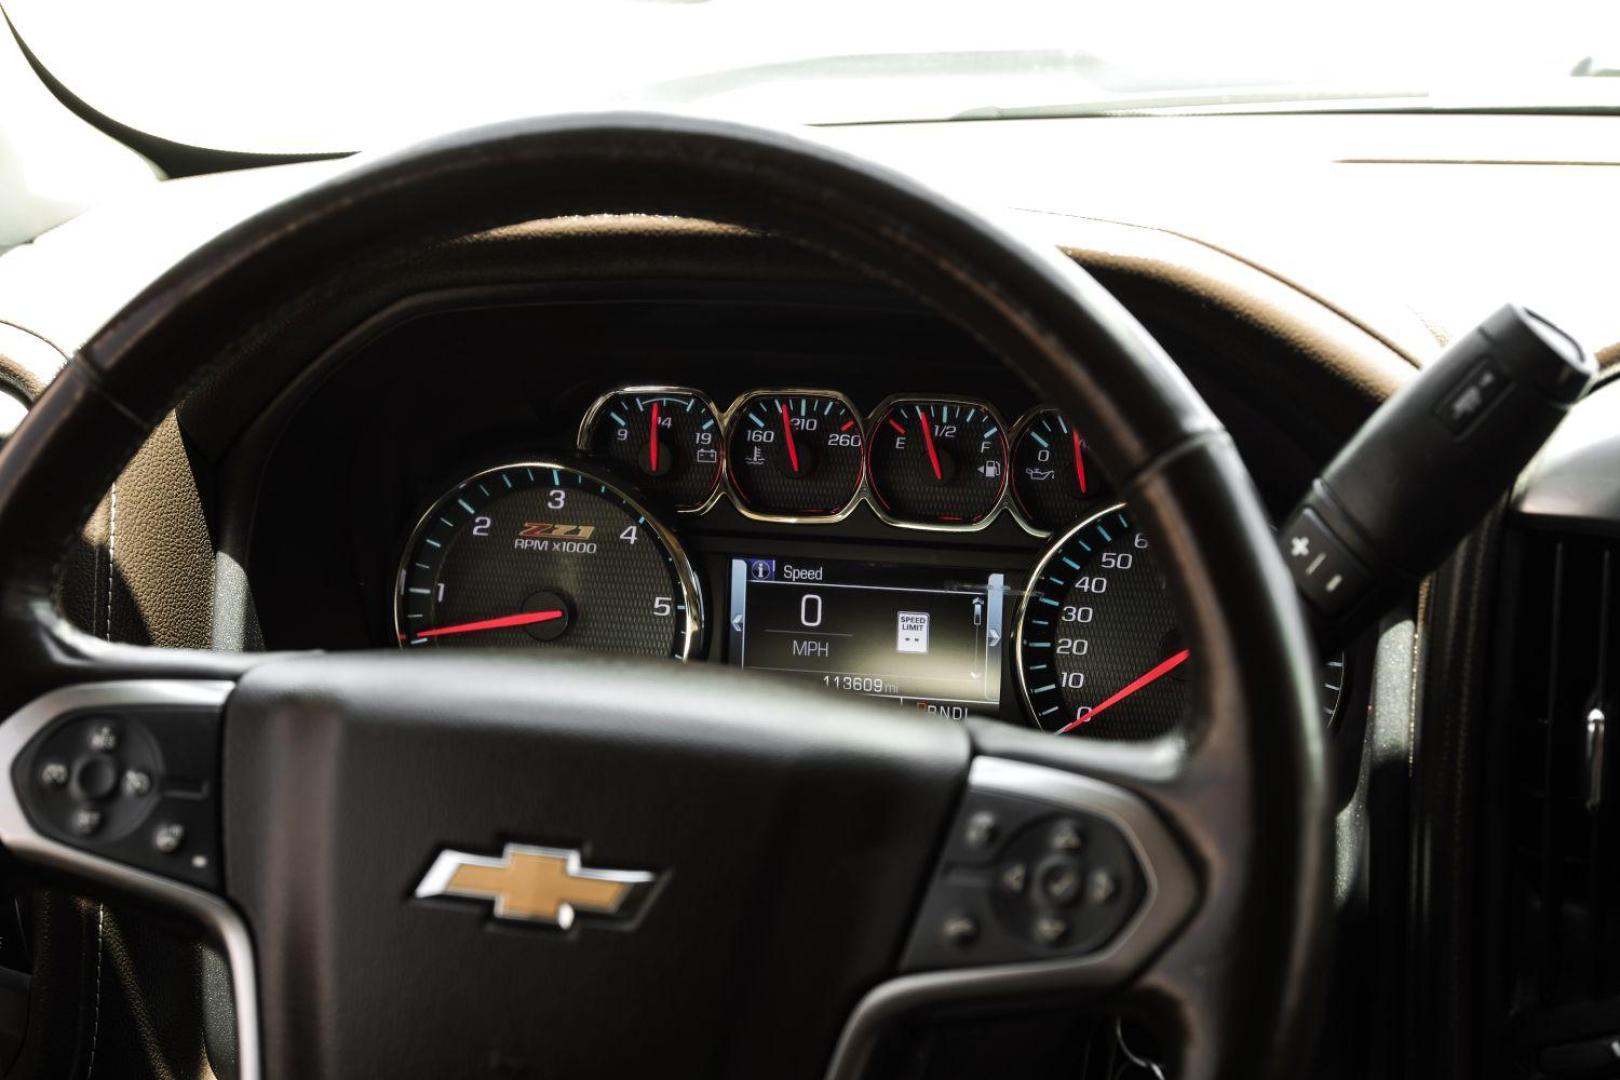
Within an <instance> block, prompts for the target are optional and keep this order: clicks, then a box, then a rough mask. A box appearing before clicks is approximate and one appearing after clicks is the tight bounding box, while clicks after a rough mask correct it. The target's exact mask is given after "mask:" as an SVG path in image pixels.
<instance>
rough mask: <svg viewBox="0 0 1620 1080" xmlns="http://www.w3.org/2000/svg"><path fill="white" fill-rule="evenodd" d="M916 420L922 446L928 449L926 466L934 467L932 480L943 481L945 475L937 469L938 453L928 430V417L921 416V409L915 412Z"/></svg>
mask: <svg viewBox="0 0 1620 1080" xmlns="http://www.w3.org/2000/svg"><path fill="white" fill-rule="evenodd" d="M917 420H918V422H919V423H921V424H922V431H923V445H924V446H926V447H928V464H930V465H932V466H933V467H934V479H935V480H943V479H945V474H944V473H943V472H941V471H940V469H939V452H938V451H937V450H935V449H934V433H933V432H932V431H930V430H928V417H926V416H924V415H923V411H922V410H921V409H918V410H917Z"/></svg>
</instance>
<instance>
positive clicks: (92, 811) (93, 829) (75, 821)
mask: <svg viewBox="0 0 1620 1080" xmlns="http://www.w3.org/2000/svg"><path fill="white" fill-rule="evenodd" d="M101 821H102V814H101V811H100V810H97V809H96V808H95V807H93V806H81V807H79V809H77V810H75V811H73V817H72V818H71V820H70V827H71V828H72V830H73V832H74V833H75V834H76V835H78V836H94V835H95V834H96V833H97V832H98V831H100V829H101Z"/></svg>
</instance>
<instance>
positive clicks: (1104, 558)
mask: <svg viewBox="0 0 1620 1080" xmlns="http://www.w3.org/2000/svg"><path fill="white" fill-rule="evenodd" d="M1013 649H1014V656H1015V663H1016V665H1017V671H1018V685H1019V688H1020V690H1021V691H1022V693H1023V697H1024V705H1025V707H1026V708H1028V710H1029V714H1030V716H1031V717H1032V718H1033V719H1034V720H1035V722H1036V724H1038V725H1039V726H1040V727H1041V728H1042V730H1045V731H1050V732H1053V733H1055V734H1059V735H1071V734H1073V735H1091V736H1096V737H1101V738H1114V739H1149V738H1153V737H1155V736H1158V735H1163V734H1164V733H1166V732H1168V731H1169V730H1171V729H1172V728H1174V727H1175V726H1176V725H1177V724H1179V723H1180V722H1181V721H1182V719H1183V718H1184V717H1185V716H1186V713H1187V682H1188V676H1189V672H1190V669H1191V668H1192V665H1193V664H1195V663H1196V662H1197V658H1196V657H1194V656H1193V655H1192V651H1191V650H1190V649H1189V648H1188V647H1187V645H1186V643H1185V642H1184V641H1183V639H1182V636H1181V629H1180V623H1179V620H1178V619H1177V616H1176V610H1175V606H1174V605H1173V604H1172V603H1171V600H1170V592H1169V589H1168V588H1167V587H1166V584H1165V579H1164V575H1163V574H1162V573H1160V571H1159V567H1158V564H1157V563H1156V562H1155V561H1154V559H1153V553H1152V550H1151V549H1150V547H1149V546H1148V539H1147V535H1146V534H1145V533H1144V532H1143V531H1142V530H1141V529H1139V528H1138V527H1137V526H1136V524H1135V522H1134V521H1133V520H1132V519H1131V516H1130V513H1129V511H1127V510H1126V509H1125V507H1123V506H1115V507H1112V508H1110V509H1107V510H1104V511H1102V512H1101V513H1099V514H1096V515H1094V516H1092V517H1090V518H1087V519H1086V520H1085V521H1082V522H1081V523H1080V524H1078V525H1076V526H1074V527H1073V528H1072V529H1070V530H1069V531H1068V532H1066V533H1064V534H1063V535H1062V536H1061V537H1059V538H1058V539H1057V540H1056V541H1055V542H1054V543H1053V544H1052V546H1051V547H1050V548H1049V549H1048V550H1047V552H1046V554H1045V555H1044V556H1042V558H1041V560H1040V562H1039V563H1038V564H1036V567H1035V571H1034V573H1033V574H1032V575H1031V577H1030V581H1029V587H1028V590H1027V591H1026V592H1025V594H1024V599H1023V603H1022V605H1021V606H1020V608H1019V612H1018V626H1017V633H1016V638H1015V640H1014V643H1013ZM1344 663H1345V661H1344V656H1343V655H1342V654H1341V655H1339V656H1336V657H1334V658H1332V659H1331V660H1329V661H1328V662H1327V663H1326V664H1325V665H1324V666H1323V672H1322V678H1321V684H1322V700H1323V708H1324V709H1325V711H1326V713H1327V718H1328V722H1329V723H1331V722H1332V721H1333V719H1334V712H1335V710H1336V708H1337V706H1338V703H1339V699H1340V691H1341V689H1342V687H1343V685H1344V670H1345V668H1344Z"/></svg>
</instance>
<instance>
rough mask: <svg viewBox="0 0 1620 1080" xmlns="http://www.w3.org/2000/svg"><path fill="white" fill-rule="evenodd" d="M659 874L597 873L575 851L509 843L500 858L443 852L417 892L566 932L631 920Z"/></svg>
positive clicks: (602, 871) (639, 872)
mask: <svg viewBox="0 0 1620 1080" xmlns="http://www.w3.org/2000/svg"><path fill="white" fill-rule="evenodd" d="M657 880H658V875H657V874H654V873H651V872H649V871H646V870H594V869H589V868H587V867H585V866H583V865H581V863H580V857H579V852H577V851H573V850H571V849H569V848H548V847H531V846H529V845H527V844H507V845H506V848H505V849H504V850H503V851H502V852H501V853H500V854H499V855H493V856H491V855H473V854H469V853H468V852H465V851H449V850H446V851H441V852H439V857H438V858H437V859H434V860H433V866H432V867H431V868H430V869H429V870H428V872H427V876H426V877H424V878H423V879H422V883H421V884H420V885H418V886H417V887H416V895H417V898H418V899H425V898H427V897H433V896H453V897H460V898H464V899H467V900H493V901H494V902H495V917H496V918H498V919H519V920H523V921H527V922H537V923H547V924H549V925H552V926H558V927H561V928H562V929H564V930H566V929H568V928H569V927H570V926H572V925H574V916H575V915H576V914H577V915H594V916H599V917H603V918H609V919H630V918H634V917H635V915H636V913H637V912H638V911H639V910H640V909H641V907H642V906H643V905H644V904H645V903H646V900H647V897H648V895H649V894H650V893H651V892H652V887H653V885H654V883H655V882H656V881H657Z"/></svg>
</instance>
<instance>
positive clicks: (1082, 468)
mask: <svg viewBox="0 0 1620 1080" xmlns="http://www.w3.org/2000/svg"><path fill="white" fill-rule="evenodd" d="M1069 437H1070V438H1071V439H1073V440H1074V475H1075V476H1076V477H1077V478H1078V479H1079V481H1080V494H1082V495H1084V494H1086V461H1085V458H1083V457H1081V456H1080V433H1079V432H1078V431H1071V432H1069Z"/></svg>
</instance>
